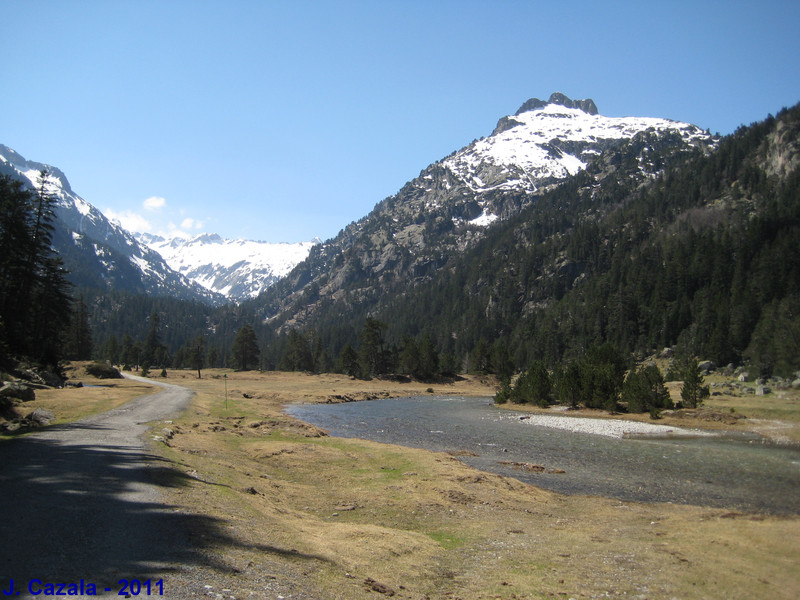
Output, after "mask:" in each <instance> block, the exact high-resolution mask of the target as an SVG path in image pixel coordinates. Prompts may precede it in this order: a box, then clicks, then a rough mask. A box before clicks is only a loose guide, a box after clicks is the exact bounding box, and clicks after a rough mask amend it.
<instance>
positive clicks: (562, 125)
mask: <svg viewBox="0 0 800 600" xmlns="http://www.w3.org/2000/svg"><path fill="white" fill-rule="evenodd" d="M513 122H515V123H517V124H516V125H514V126H513V127H509V128H507V129H504V130H502V131H499V132H497V133H495V134H493V135H491V136H489V137H486V138H482V139H480V140H478V141H476V142H473V143H472V144H471V145H470V146H467V147H466V148H463V149H462V150H460V151H458V152H456V153H455V154H454V155H453V156H451V157H450V158H448V159H446V160H444V161H443V163H442V165H443V166H444V167H445V168H447V169H449V170H450V171H451V172H452V173H453V174H455V175H456V176H457V177H459V178H460V179H461V180H462V181H464V182H465V183H466V184H467V185H468V186H469V187H470V188H471V189H473V191H476V192H479V191H486V190H488V189H493V188H497V187H507V185H508V183H509V182H508V180H505V181H501V182H500V183H499V184H497V183H495V184H491V183H486V184H485V183H484V181H483V178H482V177H480V176H479V175H480V172H481V169H482V168H485V167H486V166H495V167H500V168H502V169H506V168H516V169H518V170H521V171H522V172H524V174H525V178H524V179H523V180H521V181H524V180H525V179H526V180H527V185H526V187H530V188H531V189H535V187H536V185H535V183H534V181H532V179H549V178H555V179H563V178H565V177H567V176H569V175H574V174H576V173H578V172H579V171H581V170H583V169H584V168H585V167H586V165H587V162H586V161H585V160H583V159H582V158H585V159H586V160H590V159H591V156H593V155H596V154H597V150H596V149H595V148H592V146H593V145H596V144H598V143H601V142H603V141H604V140H620V139H623V138H631V137H633V136H634V135H636V134H637V133H639V132H642V131H646V130H649V129H652V130H655V131H657V132H664V131H668V130H669V131H676V132H678V133H679V134H680V135H681V136H682V137H683V138H684V139H686V140H687V141H689V142H691V141H693V140H696V139H704V138H706V137H707V135H706V134H705V133H704V132H703V131H702V130H701V129H700V128H698V127H697V126H695V125H691V124H689V123H681V122H678V121H671V120H669V119H662V118H655V117H605V116H603V115H599V114H597V115H590V114H588V113H586V112H584V111H583V110H581V109H579V108H567V107H564V106H561V105H558V104H548V105H546V106H544V107H542V108H539V109H536V110H531V111H526V112H523V113H520V114H517V115H514V116H513ZM564 145H571V146H572V147H577V148H580V147H584V148H585V156H583V150H580V154H579V155H575V154H572V153H570V152H568V151H566V150H563V149H562V147H563V146H564ZM519 182H520V181H516V182H515V183H516V184H519Z"/></svg>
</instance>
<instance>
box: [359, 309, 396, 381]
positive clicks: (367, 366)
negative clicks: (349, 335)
mask: <svg viewBox="0 0 800 600" xmlns="http://www.w3.org/2000/svg"><path fill="white" fill-rule="evenodd" d="M386 328H387V325H386V323H384V322H383V321H379V320H377V319H373V318H371V317H367V319H366V321H364V328H363V329H362V330H361V350H360V352H359V362H360V363H361V373H362V375H363V377H365V378H367V379H369V378H370V377H374V376H375V375H381V374H383V373H386V372H387V369H388V362H389V361H388V358H387V355H386V348H385V347H384V344H385V342H384V339H383V332H384V331H385V330H386Z"/></svg>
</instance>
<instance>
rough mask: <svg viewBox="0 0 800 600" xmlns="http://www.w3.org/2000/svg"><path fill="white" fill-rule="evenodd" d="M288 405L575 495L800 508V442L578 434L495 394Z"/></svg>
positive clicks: (356, 431) (783, 510) (335, 428)
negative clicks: (503, 403)
mask: <svg viewBox="0 0 800 600" xmlns="http://www.w3.org/2000/svg"><path fill="white" fill-rule="evenodd" d="M287 412H289V414H291V415H293V416H294V417H296V418H298V419H301V420H303V421H306V422H307V423H312V424H314V425H316V426H318V427H323V428H325V429H327V430H328V431H329V432H330V433H331V435H335V436H339V437H350V438H364V439H369V440H374V441H379V442H386V443H391V444H401V445H405V446H412V447H415V448H425V449H428V450H436V451H445V452H455V453H458V454H460V455H459V456H458V458H459V459H461V460H463V461H464V462H465V463H467V464H469V465H472V466H474V467H477V468H479V469H482V470H485V471H490V472H493V473H498V474H500V475H507V476H510V477H516V478H517V479H520V480H522V481H525V482H528V483H532V484H534V485H537V486H540V487H543V488H548V489H551V490H555V491H558V492H564V493H568V494H590V495H598V496H606V497H611V498H618V499H620V500H636V501H647V502H674V503H681V504H699V505H706V506H717V507H725V508H731V509H740V510H741V509H743V510H753V511H759V512H769V513H775V514H800V449H799V448H796V447H785V446H779V445H775V444H771V443H767V442H764V441H763V440H761V439H759V438H757V437H756V436H755V435H753V436H748V435H716V436H706V437H697V438H692V437H689V438H667V439H662V438H646V439H621V438H612V437H607V436H600V435H594V434H590V433H576V432H569V431H564V430H560V429H553V428H549V427H543V426H538V425H531V424H529V423H526V422H525V421H524V420H520V416H524V413H519V412H514V411H506V410H499V409H497V408H495V407H494V406H493V404H492V401H491V399H489V398H460V397H429V396H427V397H412V398H390V399H386V400H373V401H369V402H351V403H345V404H313V405H309V404H305V405H292V406H289V407H287ZM466 453H475V454H476V455H477V456H469V455H464V454H466ZM514 463H516V464H514ZM520 464H525V465H536V466H539V467H543V470H542V471H541V472H532V471H529V470H526V468H524V467H520ZM561 471H563V472H561Z"/></svg>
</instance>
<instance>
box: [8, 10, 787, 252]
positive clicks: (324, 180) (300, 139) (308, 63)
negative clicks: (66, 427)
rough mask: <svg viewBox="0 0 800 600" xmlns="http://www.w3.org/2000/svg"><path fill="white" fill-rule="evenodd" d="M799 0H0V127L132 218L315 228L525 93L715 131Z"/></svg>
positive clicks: (777, 64) (318, 231)
mask: <svg viewBox="0 0 800 600" xmlns="http://www.w3.org/2000/svg"><path fill="white" fill-rule="evenodd" d="M798 31H800V3H798V2H796V1H793V2H790V1H786V2H778V1H773V2H771V1H769V0H765V1H762V2H736V1H725V2H714V1H708V2H704V1H702V0H694V1H693V2H680V1H674V2H669V1H664V2H600V1H594V2H582V1H580V0H572V1H571V2H567V3H561V2H552V1H549V2H538V1H528V2H522V1H518V2H512V1H503V0H493V1H488V0H487V1H485V2H476V1H470V0H460V1H444V0H439V1H437V0H427V1H422V0H420V1H415V0H407V1H404V2H399V1H381V0H375V1H371V2H367V1H363V2H362V1H352V2H348V1H346V0H341V1H339V2H326V1H322V0H320V1H314V2H309V1H303V0H292V1H291V2H290V1H288V0H287V1H285V2H267V1H259V2H256V1H236V0H226V1H219V2H217V1H203V0H195V1H179V0H172V1H148V0H138V1H135V2H133V1H124V0H123V1H111V0H107V1H102V2H99V1H93V0H60V1H48V2H43V1H36V0H3V1H2V5H1V6H0V52H2V56H3V57H4V60H3V67H2V68H1V69H0V143H3V144H6V145H7V146H10V147H11V148H14V149H15V150H17V151H18V152H19V153H20V154H22V155H23V156H25V157H26V158H28V159H30V160H35V161H40V162H45V163H49V164H52V165H55V166H57V167H59V168H61V169H62V170H63V171H64V172H65V173H66V175H67V177H68V178H69V180H70V183H71V184H72V187H73V189H74V190H75V191H76V192H77V193H78V194H79V195H81V196H82V197H84V198H85V199H86V200H88V201H89V202H91V203H92V204H94V205H95V206H97V207H98V208H100V209H101V210H103V211H104V212H106V214H107V215H110V216H115V217H117V218H119V219H120V220H121V221H122V222H123V224H125V225H127V226H128V227H129V228H132V229H142V230H148V229H149V230H150V231H152V232H166V231H170V230H174V229H180V230H182V231H184V232H186V233H197V232H200V231H213V232H217V233H219V234H220V235H222V236H224V237H246V238H250V239H261V240H266V241H271V242H281V241H288V242H293V241H301V240H308V239H311V238H313V237H315V236H318V237H320V238H322V239H327V238H329V237H332V236H334V235H336V233H337V232H338V231H339V230H340V229H341V228H343V227H344V226H346V225H347V224H348V223H349V222H351V221H354V220H357V219H359V218H360V217H362V216H364V215H365V214H367V213H368V212H369V211H370V210H371V209H372V207H373V206H374V205H375V204H376V203H377V202H379V201H380V200H382V199H383V198H385V197H386V196H389V195H391V194H393V193H395V192H396V191H397V190H398V189H399V188H400V187H402V185H403V184H404V183H405V182H406V181H408V180H410V179H412V178H414V177H415V176H416V175H418V174H419V172H420V170H422V169H423V168H425V167H426V166H427V165H429V164H430V163H432V162H435V161H437V160H439V159H440V158H442V157H444V156H446V155H448V154H449V153H450V152H452V151H453V150H456V149H458V148H461V147H463V146H465V145H467V144H468V143H470V142H471V141H472V140H473V139H475V138H479V137H481V136H484V135H488V134H489V133H491V131H492V129H493V128H494V126H495V124H496V122H497V120H498V119H499V118H500V117H501V116H503V115H506V114H510V113H513V112H514V111H516V109H517V108H518V107H519V106H520V105H521V104H522V103H523V102H524V101H525V100H526V99H528V98H531V97H538V98H547V97H548V96H549V95H550V94H551V93H552V92H554V91H560V92H563V93H565V94H566V95H568V96H570V97H571V98H593V99H594V100H595V102H596V103H597V106H598V108H599V110H600V112H601V113H602V114H604V115H608V116H653V117H666V118H671V119H675V120H681V121H688V122H691V123H694V124H696V125H699V126H700V127H702V128H704V129H706V128H707V129H710V130H711V131H712V132H719V133H730V132H732V131H733V130H735V129H736V127H738V126H739V125H741V124H749V123H751V122H754V121H758V120H761V119H763V118H765V117H766V116H767V114H770V113H772V114H774V113H776V112H777V111H778V110H780V109H781V108H782V107H784V106H791V105H794V104H795V103H797V102H798V101H800V35H798Z"/></svg>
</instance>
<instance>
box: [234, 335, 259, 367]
mask: <svg viewBox="0 0 800 600" xmlns="http://www.w3.org/2000/svg"><path fill="white" fill-rule="evenodd" d="M231 354H232V355H233V364H234V366H235V367H236V369H237V370H239V371H247V370H248V369H249V368H250V366H251V365H252V366H255V365H257V364H258V357H259V355H260V354H261V352H260V350H259V348H258V339H257V338H256V332H255V331H254V330H253V328H252V327H251V326H250V325H244V326H242V327H241V328H240V329H239V331H237V332H236V339H235V340H234V342H233V346H232V347H231Z"/></svg>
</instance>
